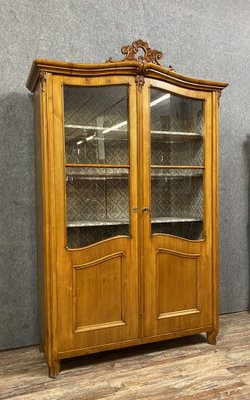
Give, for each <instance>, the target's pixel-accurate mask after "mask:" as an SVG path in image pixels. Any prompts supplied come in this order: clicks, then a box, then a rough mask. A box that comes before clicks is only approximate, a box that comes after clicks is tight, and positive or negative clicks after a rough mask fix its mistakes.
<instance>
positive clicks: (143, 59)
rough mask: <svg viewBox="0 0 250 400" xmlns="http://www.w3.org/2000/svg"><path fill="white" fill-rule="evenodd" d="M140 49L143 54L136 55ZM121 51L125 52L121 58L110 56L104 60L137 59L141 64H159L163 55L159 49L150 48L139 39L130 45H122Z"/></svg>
mask: <svg viewBox="0 0 250 400" xmlns="http://www.w3.org/2000/svg"><path fill="white" fill-rule="evenodd" d="M140 49H142V50H143V51H144V55H139V56H136V54H137V53H138V51H139V50H140ZM121 52H122V54H125V57H124V58H123V59H121V60H112V57H110V58H109V59H108V60H107V61H106V62H121V61H139V62H140V63H142V64H145V63H149V62H151V63H154V64H157V65H160V63H159V60H161V58H162V57H163V54H162V52H161V51H158V50H155V49H151V48H150V47H149V45H148V43H147V42H144V41H143V40H141V39H139V40H136V41H134V42H133V43H132V45H131V44H128V45H127V46H122V48H121Z"/></svg>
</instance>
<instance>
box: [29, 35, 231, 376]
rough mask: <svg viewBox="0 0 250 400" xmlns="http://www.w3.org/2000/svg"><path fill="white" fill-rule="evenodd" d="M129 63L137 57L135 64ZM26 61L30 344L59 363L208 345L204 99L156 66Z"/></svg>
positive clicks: (211, 276)
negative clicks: (33, 296) (34, 299)
mask: <svg viewBox="0 0 250 400" xmlns="http://www.w3.org/2000/svg"><path fill="white" fill-rule="evenodd" d="M141 51H142V52H143V55H141V56H139V57H137V54H138V53H140V52H141ZM122 52H123V54H125V57H124V59H123V60H121V61H113V60H112V59H109V60H108V61H107V62H106V63H103V64H77V63H74V64H72V63H69V62H58V61H50V60H43V59H36V60H35V61H34V62H33V65H32V68H31V71H30V75H29V78H28V81H27V87H28V89H30V90H31V91H32V92H34V103H35V109H34V112H35V151H36V200H37V255H38V257H37V262H38V284H39V326H40V345H41V348H42V350H43V351H44V352H45V355H46V359H47V363H48V366H49V374H50V376H52V377H53V376H56V375H57V374H58V373H59V370H60V360H61V359H64V358H68V357H74V356H79V355H83V354H88V353H94V352H99V351H103V350H108V349H115V348H119V347H125V346H132V345H137V344H138V345H139V344H142V343H147V342H153V341H158V340H165V339H168V338H174V337H179V336H184V335H192V334H195V333H199V332H206V333H207V335H208V341H209V342H210V343H215V340H216V335H217V333H218V238H217V229H218V220H217V218H218V216H217V129H218V98H219V96H220V92H221V90H222V89H223V88H224V87H226V86H227V84H225V83H222V82H212V81H204V80H198V79H194V78H188V77H185V76H183V75H180V74H178V73H176V72H175V71H174V70H173V69H172V68H171V67H169V68H164V67H162V66H160V65H158V64H159V59H160V58H161V56H162V54H161V53H160V52H158V51H156V50H152V49H150V48H149V46H148V44H147V43H145V42H143V41H141V40H138V41H137V42H134V43H133V44H132V45H131V46H124V47H123V48H122Z"/></svg>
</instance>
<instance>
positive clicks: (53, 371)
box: [49, 360, 60, 378]
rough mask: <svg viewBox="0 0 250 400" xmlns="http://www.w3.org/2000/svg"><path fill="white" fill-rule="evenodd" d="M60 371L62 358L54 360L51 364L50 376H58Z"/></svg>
mask: <svg viewBox="0 0 250 400" xmlns="http://www.w3.org/2000/svg"><path fill="white" fill-rule="evenodd" d="M59 372H60V360H54V361H53V364H52V365H49V377H50V378H56V377H57V375H58V374H59Z"/></svg>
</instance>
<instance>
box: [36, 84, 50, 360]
mask: <svg viewBox="0 0 250 400" xmlns="http://www.w3.org/2000/svg"><path fill="white" fill-rule="evenodd" d="M42 115H43V93H42V91H41V89H40V84H38V85H37V87H36V90H35V92H34V135H35V188H36V246H37V278H38V279H37V280H38V317H39V318H38V324H39V344H40V348H41V349H42V350H43V351H44V352H45V353H47V340H46V332H47V318H46V285H45V271H46V265H45V254H46V253H45V222H44V217H45V215H44V214H45V213H44V208H45V205H44V190H43V188H44V173H43V167H44V166H43V152H44V148H43V147H44V144H43V142H44V141H43V129H44V124H43V119H42V118H43V117H42Z"/></svg>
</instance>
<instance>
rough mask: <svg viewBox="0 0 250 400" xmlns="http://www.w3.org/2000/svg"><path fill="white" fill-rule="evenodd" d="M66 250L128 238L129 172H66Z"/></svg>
mask: <svg viewBox="0 0 250 400" xmlns="http://www.w3.org/2000/svg"><path fill="white" fill-rule="evenodd" d="M66 213H67V214H66V215H67V239H68V247H73V248H76V247H84V246H87V245H89V244H92V243H95V242H98V241H100V240H104V239H107V238H110V237H113V236H117V235H127V236H128V235H129V169H128V168H91V167H84V168H77V167H67V168H66Z"/></svg>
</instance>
